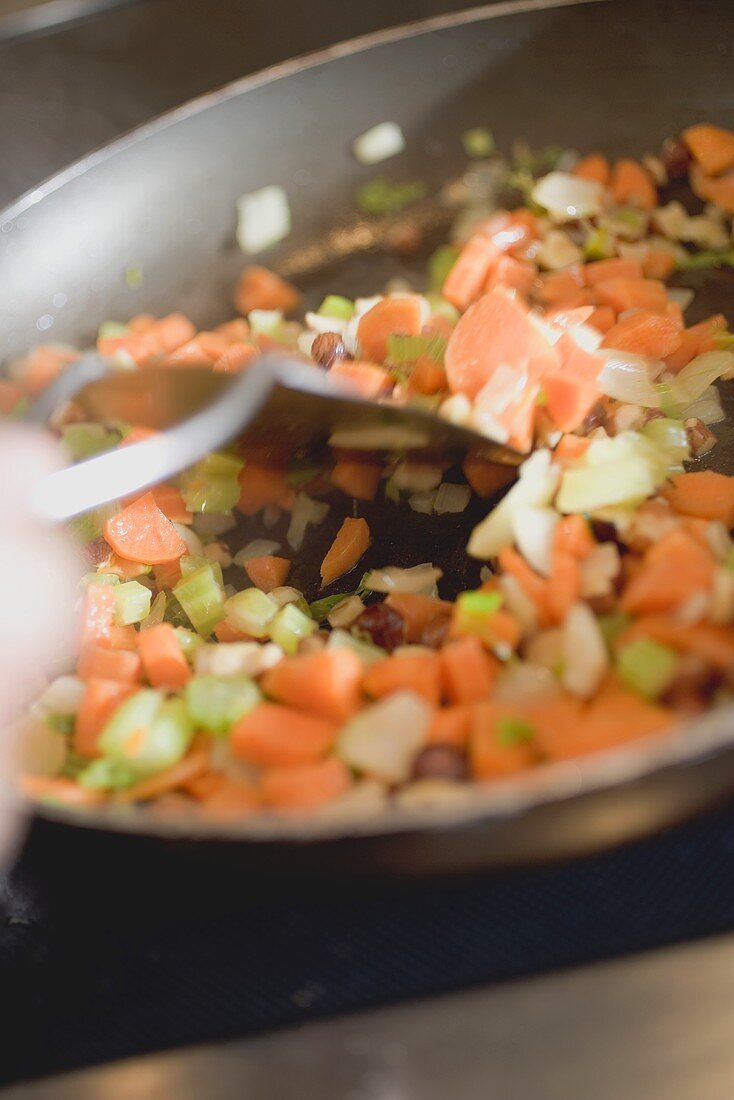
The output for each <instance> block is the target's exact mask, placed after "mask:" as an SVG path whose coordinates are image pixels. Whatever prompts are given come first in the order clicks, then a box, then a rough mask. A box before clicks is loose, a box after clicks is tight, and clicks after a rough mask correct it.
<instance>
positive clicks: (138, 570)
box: [97, 550, 150, 581]
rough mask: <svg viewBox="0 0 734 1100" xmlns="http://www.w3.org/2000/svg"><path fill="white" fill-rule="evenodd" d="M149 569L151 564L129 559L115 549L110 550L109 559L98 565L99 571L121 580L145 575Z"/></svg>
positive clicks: (131, 579)
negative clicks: (122, 556) (121, 555)
mask: <svg viewBox="0 0 734 1100" xmlns="http://www.w3.org/2000/svg"><path fill="white" fill-rule="evenodd" d="M149 569H150V566H148V565H144V564H143V562H140V561H128V560H127V558H121V557H120V555H119V554H116V553H115V552H114V551H113V550H111V551H110V553H109V556H108V557H107V559H106V560H105V561H103V562H100V564H99V565H98V566H97V572H98V573H102V574H110V575H112V576H115V577H119V578H120V580H121V581H134V580H135V578H136V577H144V576H145V575H146V574H147V573H148V571H149Z"/></svg>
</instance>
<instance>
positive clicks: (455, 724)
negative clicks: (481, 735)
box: [428, 704, 473, 749]
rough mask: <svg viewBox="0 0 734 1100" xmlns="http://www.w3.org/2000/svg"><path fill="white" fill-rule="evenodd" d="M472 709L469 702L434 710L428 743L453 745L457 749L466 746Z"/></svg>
mask: <svg viewBox="0 0 734 1100" xmlns="http://www.w3.org/2000/svg"><path fill="white" fill-rule="evenodd" d="M472 710H473V708H472V707H471V706H470V705H469V704H456V705H455V706H452V707H440V708H439V709H438V710H436V711H434V712H433V718H432V719H431V725H430V728H429V730H428V744H429V745H452V746H453V747H454V748H455V749H463V748H465V747H466V744H467V742H468V740H469V730H470V729H471V723H472Z"/></svg>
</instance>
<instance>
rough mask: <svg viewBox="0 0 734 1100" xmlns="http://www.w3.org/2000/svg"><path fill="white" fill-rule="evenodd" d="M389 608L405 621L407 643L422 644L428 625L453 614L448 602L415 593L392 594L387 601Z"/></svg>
mask: <svg viewBox="0 0 734 1100" xmlns="http://www.w3.org/2000/svg"><path fill="white" fill-rule="evenodd" d="M385 604H386V606H387V607H390V608H392V610H393V611H397V613H398V615H400V617H401V619H402V620H403V626H404V630H405V641H406V642H420V640H421V638H422V636H423V631H424V630H425V629H426V627H427V626H428V624H429V623H430V622H431V621H433V620H434V619H437V618H439V617H442V616H444V615H445V616H448V615H449V614H450V613H451V608H452V606H453V605H452V604H450V603H449V602H448V601H447V600H438V599H434V597H433V596H421V595H419V594H418V593H415V592H391V593H390V594H389V595H388V596H387V597H386V599H385Z"/></svg>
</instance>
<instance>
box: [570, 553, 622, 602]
mask: <svg viewBox="0 0 734 1100" xmlns="http://www.w3.org/2000/svg"><path fill="white" fill-rule="evenodd" d="M621 564H622V561H621V558H620V556H619V550H618V549H617V545H616V543H614V542H602V543H600V544H599V545H598V546H595V547H594V549H593V550H592V551H591V553H590V554H589V555H588V557H586V558H584V560H583V561H582V562H581V565H580V573H581V595H582V596H583V598H584V599H585V600H591V599H594V598H595V597H597V596H606V595H608V594H609V593H610V592H611V591H612V588H613V582H614V580H615V578H616V577H617V576H618V575H619V570H620V567H621Z"/></svg>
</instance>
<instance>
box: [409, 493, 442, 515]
mask: <svg viewBox="0 0 734 1100" xmlns="http://www.w3.org/2000/svg"><path fill="white" fill-rule="evenodd" d="M437 492H438V490H437V489H428V490H427V491H426V492H425V493H413V494H412V495H411V496H409V497H408V504H409V505H410V507H411V508H412V509H413V511H414V512H418V513H419V514H421V515H424V516H431V515H433V505H434V503H435V500H436V494H437Z"/></svg>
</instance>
